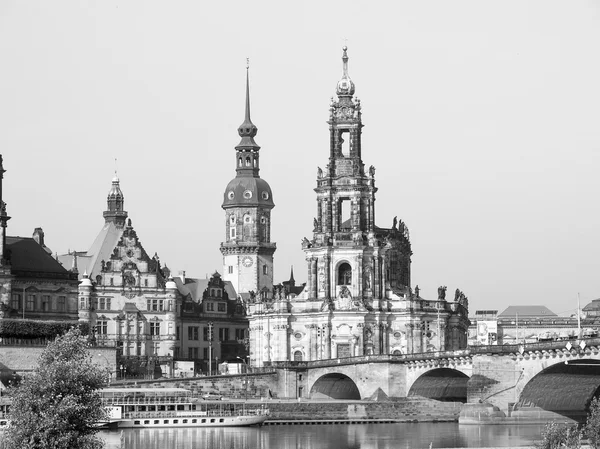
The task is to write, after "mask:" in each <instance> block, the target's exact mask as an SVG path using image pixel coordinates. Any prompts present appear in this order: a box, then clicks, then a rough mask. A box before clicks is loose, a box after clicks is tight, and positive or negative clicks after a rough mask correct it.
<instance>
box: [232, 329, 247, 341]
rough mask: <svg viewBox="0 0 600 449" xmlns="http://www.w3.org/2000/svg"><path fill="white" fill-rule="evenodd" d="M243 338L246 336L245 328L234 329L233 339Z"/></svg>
mask: <svg viewBox="0 0 600 449" xmlns="http://www.w3.org/2000/svg"><path fill="white" fill-rule="evenodd" d="M244 338H246V329H236V330H235V339H236V340H243V339H244Z"/></svg>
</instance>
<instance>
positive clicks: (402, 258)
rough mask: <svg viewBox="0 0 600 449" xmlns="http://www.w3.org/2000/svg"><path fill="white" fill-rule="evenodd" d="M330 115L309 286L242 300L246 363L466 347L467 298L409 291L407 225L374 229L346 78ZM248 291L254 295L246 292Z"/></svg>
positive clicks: (371, 188)
mask: <svg viewBox="0 0 600 449" xmlns="http://www.w3.org/2000/svg"><path fill="white" fill-rule="evenodd" d="M342 61H343V75H342V78H341V80H340V81H339V82H338V84H337V89H336V94H337V101H333V100H332V102H331V104H330V108H329V121H328V123H329V133H330V139H329V160H328V164H327V166H326V167H325V169H321V168H318V169H317V179H316V183H317V186H316V188H315V192H316V194H317V211H316V218H314V220H313V234H312V238H311V239H308V238H304V239H303V241H302V249H303V251H304V253H305V256H306V273H307V278H308V282H307V285H306V287H305V289H304V291H303V292H302V293H301V294H299V295H298V296H296V297H293V298H291V297H290V295H287V294H286V292H282V291H281V290H279V291H277V290H275V291H273V292H272V294H271V295H265V294H262V295H261V294H250V295H249V297H248V312H249V321H250V323H249V325H250V328H249V330H250V361H251V364H252V365H254V366H262V365H263V364H268V363H270V362H273V361H292V360H296V361H300V360H322V359H331V358H340V357H353V356H362V355H369V354H394V355H399V354H410V353H420V352H427V351H438V350H451V349H459V348H465V347H466V346H467V330H468V326H469V320H468V301H467V298H466V297H465V296H464V294H463V293H462V292H460V291H457V294H456V295H455V298H454V300H453V301H446V298H445V295H446V288H445V287H443V286H442V287H440V289H439V291H438V297H437V298H436V299H434V300H427V299H425V298H422V297H421V296H420V294H419V289H418V287H416V288H415V291H414V292H413V290H412V288H411V272H410V269H411V256H412V247H411V242H410V235H409V231H408V227H407V226H406V224H405V223H404V222H403V221H402V220H398V219H397V218H396V217H394V219H393V220H391V221H392V226H391V227H390V228H383V227H379V226H377V225H376V224H375V194H376V192H377V187H376V183H375V168H374V167H373V166H370V167H369V168H368V169H366V168H365V164H364V162H363V159H362V145H361V135H362V127H363V124H362V110H361V104H360V101H359V100H358V99H356V98H355V97H354V92H355V85H354V83H353V81H352V80H351V79H350V77H349V75H348V55H347V49H346V48H345V47H344V49H343V57H342ZM252 293H254V292H252Z"/></svg>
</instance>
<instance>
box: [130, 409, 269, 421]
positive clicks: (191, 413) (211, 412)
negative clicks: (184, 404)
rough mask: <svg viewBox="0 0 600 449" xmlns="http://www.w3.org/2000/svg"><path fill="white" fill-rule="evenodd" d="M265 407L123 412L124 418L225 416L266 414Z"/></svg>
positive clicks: (267, 412)
mask: <svg viewBox="0 0 600 449" xmlns="http://www.w3.org/2000/svg"><path fill="white" fill-rule="evenodd" d="M268 414H269V411H268V410H267V409H260V408H257V409H244V410H237V411H235V410H234V411H231V410H207V411H199V410H188V411H178V412H176V411H170V412H125V413H123V418H124V419H143V418H148V419H159V418H206V417H209V418H214V417H227V416H248V415H257V416H260V415H268Z"/></svg>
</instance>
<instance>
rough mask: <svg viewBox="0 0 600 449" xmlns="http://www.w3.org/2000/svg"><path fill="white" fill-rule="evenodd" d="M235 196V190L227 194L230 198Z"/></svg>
mask: <svg viewBox="0 0 600 449" xmlns="http://www.w3.org/2000/svg"><path fill="white" fill-rule="evenodd" d="M234 196H235V194H234V193H233V190H231V191H230V192H229V193H228V194H227V198H229V199H230V200H232V199H233V197H234Z"/></svg>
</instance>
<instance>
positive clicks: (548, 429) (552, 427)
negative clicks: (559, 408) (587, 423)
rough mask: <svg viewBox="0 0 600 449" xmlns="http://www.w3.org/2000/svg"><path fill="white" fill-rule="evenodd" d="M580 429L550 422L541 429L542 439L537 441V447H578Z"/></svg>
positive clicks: (577, 448) (561, 448)
mask: <svg viewBox="0 0 600 449" xmlns="http://www.w3.org/2000/svg"><path fill="white" fill-rule="evenodd" d="M581 437H582V436H581V431H580V430H579V429H578V428H577V426H576V425H574V426H565V425H564V424H557V423H550V424H546V426H545V427H544V430H542V441H541V442H540V443H537V444H536V445H535V447H536V448H537V449H580V448H581Z"/></svg>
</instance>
